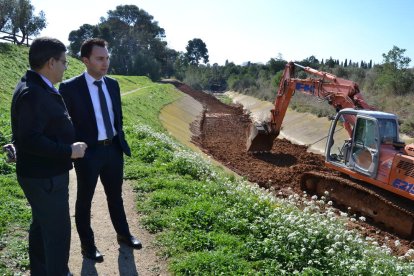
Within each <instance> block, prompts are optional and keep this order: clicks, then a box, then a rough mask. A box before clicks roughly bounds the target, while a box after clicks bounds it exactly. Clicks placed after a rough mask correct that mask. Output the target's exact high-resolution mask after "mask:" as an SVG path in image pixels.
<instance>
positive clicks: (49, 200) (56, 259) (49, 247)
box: [17, 172, 70, 276]
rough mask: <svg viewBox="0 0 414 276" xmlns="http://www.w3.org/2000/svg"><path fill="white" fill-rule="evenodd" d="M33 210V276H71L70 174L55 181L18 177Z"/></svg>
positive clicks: (30, 247)
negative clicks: (69, 273) (69, 274)
mask: <svg viewBox="0 0 414 276" xmlns="http://www.w3.org/2000/svg"><path fill="white" fill-rule="evenodd" d="M17 180H18V182H19V184H20V186H21V187H22V189H23V191H24V194H25V195H26V197H27V200H28V201H29V204H30V206H31V208H32V223H31V225H30V230H29V258H30V271H31V275H32V276H37V275H39V276H49V275H50V276H56V275H65V276H66V275H67V274H68V272H69V269H68V261H69V250H70V215H69V189H68V185H69V173H68V172H67V173H64V174H62V175H58V176H55V177H51V178H27V177H21V176H17Z"/></svg>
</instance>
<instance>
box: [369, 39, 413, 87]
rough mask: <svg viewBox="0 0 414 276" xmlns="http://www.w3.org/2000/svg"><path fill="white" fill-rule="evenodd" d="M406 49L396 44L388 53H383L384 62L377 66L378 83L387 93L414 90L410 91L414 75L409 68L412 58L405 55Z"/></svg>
mask: <svg viewBox="0 0 414 276" xmlns="http://www.w3.org/2000/svg"><path fill="white" fill-rule="evenodd" d="M405 51H406V50H405V49H400V48H398V47H397V46H394V47H393V48H392V49H391V50H390V51H388V53H387V54H385V53H384V54H382V56H383V58H384V63H383V64H381V65H380V66H376V69H377V70H378V71H379V75H378V80H377V83H378V85H379V86H380V87H381V88H382V89H384V90H385V92H386V93H387V94H391V95H392V94H394V95H405V94H407V93H412V92H414V91H410V90H411V89H412V87H413V84H414V76H413V73H412V72H411V71H409V70H408V66H409V64H410V62H411V59H410V58H409V57H405V56H404V53H405Z"/></svg>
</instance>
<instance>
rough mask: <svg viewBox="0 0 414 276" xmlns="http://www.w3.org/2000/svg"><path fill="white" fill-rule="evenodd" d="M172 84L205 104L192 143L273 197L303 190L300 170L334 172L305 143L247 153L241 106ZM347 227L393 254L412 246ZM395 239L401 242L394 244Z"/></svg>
mask: <svg viewBox="0 0 414 276" xmlns="http://www.w3.org/2000/svg"><path fill="white" fill-rule="evenodd" d="M173 84H174V85H176V87H177V88H178V89H179V90H181V91H182V92H184V93H186V94H188V95H190V96H192V97H193V98H194V99H196V100H197V101H199V102H200V103H202V104H203V106H204V116H203V117H202V119H201V120H200V121H199V122H197V123H198V126H192V128H193V129H197V128H198V129H199V130H200V132H199V133H198V135H197V136H195V137H193V140H194V143H196V144H197V145H198V146H199V147H200V148H201V149H202V150H203V151H204V152H205V153H207V154H208V155H211V156H212V157H213V158H214V159H216V160H218V161H220V162H221V163H222V164H223V165H225V166H226V167H228V168H230V169H231V170H233V171H234V172H236V173H237V174H239V175H241V176H245V177H246V178H247V179H248V180H249V181H250V182H253V183H257V184H258V185H259V186H261V187H265V188H271V189H272V190H274V194H275V195H276V196H284V197H286V196H288V195H289V194H292V193H299V194H302V193H303V192H302V190H301V189H300V184H299V178H300V176H301V174H302V173H303V172H306V171H311V170H312V171H319V172H323V173H325V174H333V175H335V172H333V171H330V170H328V169H327V168H325V166H324V158H323V157H322V156H321V155H317V154H313V153H310V152H307V151H306V149H307V148H306V147H305V146H300V145H295V144H292V143H290V142H289V141H288V140H286V139H276V141H275V142H274V144H273V148H272V150H271V151H270V152H269V153H265V154H263V153H262V154H251V153H247V152H246V150H245V149H246V138H247V132H248V127H249V124H250V119H249V117H248V115H246V114H244V113H243V109H242V107H241V106H228V105H226V104H223V103H222V102H220V101H219V100H217V99H216V98H215V97H214V96H212V95H209V94H207V93H203V92H201V91H196V90H193V89H192V88H191V87H189V86H187V85H185V84H182V83H177V82H175V83H173ZM348 227H349V228H350V229H357V230H358V231H360V233H361V234H362V235H364V236H369V237H371V238H374V239H375V240H376V241H378V243H379V244H380V245H383V244H386V245H387V246H388V247H390V248H391V249H392V250H393V252H394V254H395V255H403V254H405V252H406V251H407V250H408V249H409V248H414V244H412V243H411V242H410V241H409V240H404V239H401V238H399V237H396V236H395V235H393V234H392V233H389V232H386V231H383V230H381V229H380V228H378V227H376V226H375V225H373V224H368V223H365V222H360V221H358V222H356V223H355V222H354V223H352V222H349V223H348ZM397 240H398V241H399V242H400V244H401V245H399V246H395V242H396V241H397ZM397 243H398V242H397Z"/></svg>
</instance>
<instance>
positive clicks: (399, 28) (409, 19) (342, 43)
mask: <svg viewBox="0 0 414 276" xmlns="http://www.w3.org/2000/svg"><path fill="white" fill-rule="evenodd" d="M31 3H32V5H33V6H34V7H35V13H36V14H38V13H39V12H40V11H41V10H43V12H44V13H45V15H46V20H47V23H48V25H47V27H46V28H45V29H44V30H43V31H42V32H41V35H42V36H51V37H55V38H58V39H60V40H61V41H62V42H63V43H65V44H66V45H68V44H69V41H68V36H69V33H70V32H71V31H73V30H77V29H79V27H80V26H81V25H83V24H91V25H96V24H98V23H99V19H100V18H101V17H106V16H107V12H108V11H109V10H115V9H116V6H118V5H135V6H137V7H138V8H140V9H143V10H145V11H146V12H148V13H149V14H150V15H152V16H153V17H154V21H157V22H158V26H160V27H161V28H163V29H164V30H165V34H166V38H165V40H166V41H167V43H168V47H169V48H171V49H174V50H176V51H181V52H185V51H186V50H185V47H186V46H187V45H188V41H189V40H192V39H194V38H200V39H202V40H203V41H204V43H205V44H206V46H207V50H208V54H209V63H210V64H214V63H217V64H219V65H224V64H225V62H226V60H227V61H229V62H234V63H235V64H239V65H242V64H244V63H245V62H248V61H250V62H254V63H264V64H265V63H267V62H268V61H269V60H270V59H271V58H283V59H284V60H287V61H300V60H303V59H305V58H308V57H310V56H312V55H313V56H315V57H316V58H317V59H318V60H319V61H321V60H322V59H324V60H326V59H329V58H330V57H332V58H333V59H339V61H340V62H341V61H344V60H345V59H347V60H348V62H349V60H352V61H353V62H360V61H361V60H364V61H366V62H369V61H370V60H372V61H373V62H374V63H376V64H378V63H381V62H383V56H382V54H384V53H385V54H387V53H388V51H390V50H391V49H392V48H393V46H397V47H398V48H400V49H405V50H406V51H405V53H404V56H406V57H409V58H410V59H411V60H412V62H411V64H410V65H411V66H412V65H413V64H414V16H413V14H414V1H412V0H346V1H344V0H313V1H311V0H203V1H200V0H174V1H171V0H168V1H167V0H103V1H87V0H70V1H61V0H31ZM95 3H99V4H95Z"/></svg>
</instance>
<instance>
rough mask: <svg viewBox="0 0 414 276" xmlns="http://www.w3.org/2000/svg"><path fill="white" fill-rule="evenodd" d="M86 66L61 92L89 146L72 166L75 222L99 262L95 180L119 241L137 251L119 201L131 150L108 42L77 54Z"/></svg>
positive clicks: (90, 44)
mask: <svg viewBox="0 0 414 276" xmlns="http://www.w3.org/2000/svg"><path fill="white" fill-rule="evenodd" d="M80 52H81V58H82V61H83V63H84V64H85V66H86V72H85V73H83V74H82V75H80V76H78V77H75V78H73V79H70V80H68V81H65V82H63V83H62V84H61V85H60V87H59V90H60V92H61V93H62V96H63V98H64V99H65V103H66V106H67V108H68V111H69V115H70V116H71V118H72V121H73V124H74V126H75V132H76V139H79V140H80V141H83V142H85V143H86V144H88V149H87V151H86V153H85V157H84V158H83V159H82V160H76V161H75V170H76V175H77V182H78V192H77V199H76V207H75V209H76V210H75V221H76V227H77V230H78V233H79V237H80V240H81V246H82V254H83V256H85V257H86V258H89V259H92V260H95V261H98V262H102V261H103V256H102V254H101V253H100V252H99V250H98V249H97V247H96V245H95V240H94V234H93V231H92V228H91V202H92V198H93V194H94V192H95V188H96V184H97V180H98V177H100V179H101V182H102V184H103V186H104V190H105V194H106V197H107V200H108V208H109V213H110V216H111V221H112V225H113V226H114V228H115V231H116V232H117V239H118V242H122V243H125V244H127V245H129V246H131V247H133V248H137V249H140V248H141V247H142V245H141V242H140V241H139V240H137V239H136V238H135V237H134V236H132V235H131V233H130V231H129V227H128V223H127V219H126V215H125V210H124V206H123V200H122V182H123V166H124V159H123V154H124V153H125V154H126V155H128V156H130V155H131V150H130V148H129V146H128V143H127V142H126V140H125V135H124V131H123V129H122V107H121V95H120V89H119V85H118V82H117V81H116V80H114V79H112V78H109V77H107V76H106V73H107V71H108V67H109V54H108V49H107V42H106V41H105V40H102V39H97V38H92V39H88V40H86V41H85V42H84V43H83V44H82V46H81V49H80Z"/></svg>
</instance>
